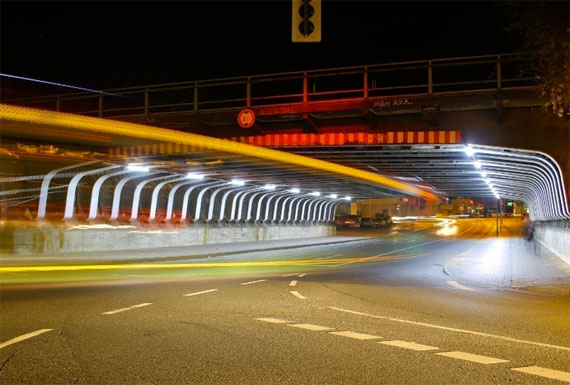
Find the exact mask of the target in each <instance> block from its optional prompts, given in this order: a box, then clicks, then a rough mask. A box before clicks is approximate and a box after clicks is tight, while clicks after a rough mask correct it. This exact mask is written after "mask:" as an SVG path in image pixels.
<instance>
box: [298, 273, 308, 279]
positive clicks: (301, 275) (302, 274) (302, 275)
mask: <svg viewBox="0 0 570 385" xmlns="http://www.w3.org/2000/svg"><path fill="white" fill-rule="evenodd" d="M305 275H307V273H301V274H299V278H303V277H304V276H305Z"/></svg>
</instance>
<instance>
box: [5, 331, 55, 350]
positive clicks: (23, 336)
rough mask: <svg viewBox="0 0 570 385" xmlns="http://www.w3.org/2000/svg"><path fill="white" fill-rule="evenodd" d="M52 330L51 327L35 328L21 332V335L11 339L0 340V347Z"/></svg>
mask: <svg viewBox="0 0 570 385" xmlns="http://www.w3.org/2000/svg"><path fill="white" fill-rule="evenodd" d="M52 330H53V329H40V330H36V331H35V332H30V333H26V334H22V335H21V336H18V337H16V338H12V339H11V340H8V341H6V342H2V343H1V344H0V349H2V348H5V347H6V346H8V345H12V344H15V343H16V342H20V341H24V340H27V339H28V338H32V337H35V336H38V335H40V334H42V333H45V332H49V331H52Z"/></svg>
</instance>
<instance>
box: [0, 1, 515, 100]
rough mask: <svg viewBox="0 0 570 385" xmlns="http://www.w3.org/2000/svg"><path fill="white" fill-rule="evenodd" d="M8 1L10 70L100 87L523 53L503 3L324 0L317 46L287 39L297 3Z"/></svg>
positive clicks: (5, 34)
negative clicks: (507, 25)
mask: <svg viewBox="0 0 570 385" xmlns="http://www.w3.org/2000/svg"><path fill="white" fill-rule="evenodd" d="M0 4H1V5H0V7H1V9H0V10H1V28H2V29H1V71H2V73H7V74H12V75H19V76H26V77H32V78H38V79H43V80H48V81H54V82H62V83H66V84H71V85H75V86H81V87H88V88H93V89H106V88H115V87H124V86H134V85H144V84H156V83H162V82H175V81H187V80H196V79H207V78H213V77H227V76H233V75H248V74H259V73H272V72H280V71H292V70H304V69H315V68H324V67H336V66H347V65H364V64H375V63H383V62H391V61H400V60H416V59H429V58H438V57H453V56H470V55H479V54H493V53H502V52H512V51H515V50H518V49H520V48H521V41H520V38H518V37H517V36H516V35H513V34H511V33H509V32H507V31H506V30H505V25H506V17H505V14H506V13H507V12H506V9H507V7H506V5H505V4H506V3H502V2H463V1H461V2H427V1H426V2H411V1H403V2H387V1H386V2H385V1H367V2H357V1H330V0H324V1H323V13H322V23H323V29H322V36H323V40H322V42H321V43H292V42H291V25H290V24H291V2H290V1H271V2H268V1H256V2H251V1H240V2H238V1H234V2H217V1H210V2H192V1H179V2H150V1H149V2H134V1H133V2H27V1H18V2H12V1H2V2H1V3H0ZM3 85H4V87H6V86H9V88H11V89H12V94H13V95H14V94H15V95H18V94H21V93H22V92H31V88H22V87H21V82H8V81H6V80H5V79H4V80H3ZM4 91H6V90H4ZM58 91H59V92H64V91H67V90H65V89H59V90H58ZM28 96H31V95H28Z"/></svg>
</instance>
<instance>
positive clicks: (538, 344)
mask: <svg viewBox="0 0 570 385" xmlns="http://www.w3.org/2000/svg"><path fill="white" fill-rule="evenodd" d="M329 309H333V310H337V311H342V312H345V313H351V314H357V315H363V316H366V317H371V318H379V319H385V320H387V321H394V322H402V323H407V324H410V325H416V326H424V327H428V328H434V329H440V330H447V331H450V332H457V333H464V334H471V335H474V336H481V337H489V338H496V339H499V340H503V341H510V342H518V343H521V344H528V345H534V346H541V347H543V348H551V349H557V350H566V351H570V347H568V346H560V345H551V344H545V343H543V342H534V341H527V340H520V339H518V338H512V337H505V336H500V335H496V334H489V333H481V332H476V331H473V330H465V329H456V328H450V327H447V326H440V325H434V324H428V323H424V322H417V321H410V320H405V319H401V318H391V317H386V316H380V315H374V314H369V313H362V312H359V311H354V310H347V309H342V308H340V307H334V306H329Z"/></svg>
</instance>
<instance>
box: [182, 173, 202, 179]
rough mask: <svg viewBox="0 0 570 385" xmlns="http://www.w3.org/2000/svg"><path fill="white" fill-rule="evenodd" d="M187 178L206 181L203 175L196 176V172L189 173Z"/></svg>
mask: <svg viewBox="0 0 570 385" xmlns="http://www.w3.org/2000/svg"><path fill="white" fill-rule="evenodd" d="M186 178H188V179H196V180H202V179H204V175H202V174H196V173H195V172H189V173H188V174H186Z"/></svg>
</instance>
